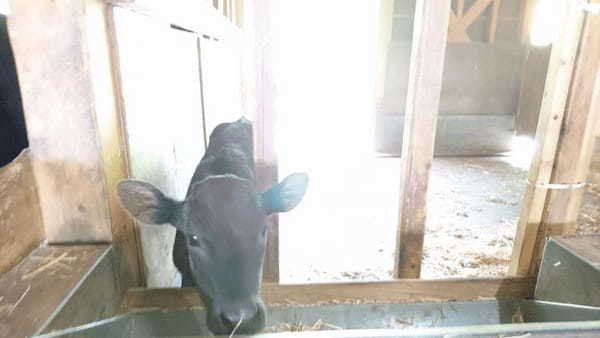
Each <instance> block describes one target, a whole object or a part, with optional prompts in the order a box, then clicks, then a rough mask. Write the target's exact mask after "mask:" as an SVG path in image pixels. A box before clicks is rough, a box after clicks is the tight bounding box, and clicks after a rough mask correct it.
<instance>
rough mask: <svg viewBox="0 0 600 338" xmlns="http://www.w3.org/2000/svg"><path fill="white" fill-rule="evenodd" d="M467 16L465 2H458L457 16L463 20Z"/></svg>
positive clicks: (461, 0) (462, 0) (460, 0)
mask: <svg viewBox="0 0 600 338" xmlns="http://www.w3.org/2000/svg"><path fill="white" fill-rule="evenodd" d="M464 14H465V0H457V1H456V16H458V17H459V18H462V16H463V15H464Z"/></svg>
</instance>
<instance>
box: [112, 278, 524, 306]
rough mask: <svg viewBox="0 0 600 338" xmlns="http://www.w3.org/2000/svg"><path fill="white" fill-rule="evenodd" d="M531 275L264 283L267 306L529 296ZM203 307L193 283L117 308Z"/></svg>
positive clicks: (136, 293) (133, 294) (131, 298)
mask: <svg viewBox="0 0 600 338" xmlns="http://www.w3.org/2000/svg"><path fill="white" fill-rule="evenodd" d="M534 287H535V279H534V278H498V279H451V280H410V279H406V280H398V281H389V282H366V283H327V284H296V285H280V284H272V283H265V284H263V287H262V291H261V294H262V298H263V300H264V301H265V303H266V305H267V306H271V307H273V306H285V305H315V304H318V305H326V304H341V303H350V304H360V303H367V304H369V303H371V304H373V303H402V302H445V301H469V300H479V299H485V298H515V297H523V298H530V297H531V296H533V291H534ZM201 307H203V305H202V302H201V300H200V298H199V297H198V292H197V291H196V290H195V289H192V288H188V289H132V290H129V292H128V293H127V295H126V296H125V298H124V300H123V303H122V311H156V310H157V309H161V310H163V311H181V310H188V309H197V308H201Z"/></svg>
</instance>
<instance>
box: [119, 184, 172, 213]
mask: <svg viewBox="0 0 600 338" xmlns="http://www.w3.org/2000/svg"><path fill="white" fill-rule="evenodd" d="M117 192H118V194H119V199H120V200H121V204H122V205H123V206H124V207H125V209H127V211H129V213H131V215H132V216H133V217H135V218H136V219H137V220H139V221H141V222H143V223H148V224H165V223H169V224H174V223H176V220H177V213H178V212H179V209H180V206H181V204H182V203H181V202H177V201H175V200H173V199H171V198H169V197H167V196H165V195H164V194H163V193H162V192H161V191H160V190H158V188H156V187H155V186H153V185H152V184H150V183H146V182H142V181H136V180H124V181H121V182H119V184H117Z"/></svg>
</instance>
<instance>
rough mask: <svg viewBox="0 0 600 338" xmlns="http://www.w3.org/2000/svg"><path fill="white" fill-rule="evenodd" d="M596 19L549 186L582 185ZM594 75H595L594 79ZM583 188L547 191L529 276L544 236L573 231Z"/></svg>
mask: <svg viewBox="0 0 600 338" xmlns="http://www.w3.org/2000/svg"><path fill="white" fill-rule="evenodd" d="M598 41H600V16H598V15H587V17H586V20H585V25H584V28H583V33H582V39H581V42H580V46H579V54H578V56H577V59H576V61H575V70H574V75H573V80H572V82H571V87H570V90H569V99H568V102H567V107H566V111H565V117H564V121H563V125H562V129H561V132H560V138H559V142H558V148H557V152H556V160H555V162H554V169H553V171H552V178H551V183H554V184H578V183H582V182H586V179H587V176H588V171H589V168H590V162H591V159H592V154H593V152H594V143H595V137H596V135H595V134H596V126H597V123H598V120H599V119H600V44H599V43H598ZM594 74H596V76H594ZM584 192H585V186H581V187H579V188H573V189H562V190H550V191H549V192H548V197H547V198H546V205H545V207H544V213H543V215H542V220H541V226H540V230H539V231H538V236H537V240H536V247H535V249H534V262H533V264H532V265H531V268H530V271H529V274H530V275H535V274H537V271H538V269H539V265H540V264H541V259H542V253H543V249H544V243H545V240H546V238H547V237H548V236H558V235H570V234H573V233H574V232H575V230H576V225H577V217H578V216H579V211H580V209H581V203H582V200H583V194H584Z"/></svg>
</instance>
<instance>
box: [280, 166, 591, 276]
mask: <svg viewBox="0 0 600 338" xmlns="http://www.w3.org/2000/svg"><path fill="white" fill-rule="evenodd" d="M341 161H342V159H338V161H336V159H333V160H332V162H331V163H329V165H325V164H323V163H320V164H318V165H315V164H310V162H304V163H305V164H306V163H309V165H308V168H302V169H303V170H306V171H308V172H309V173H310V175H311V182H310V187H309V190H308V192H307V194H306V197H305V200H304V201H303V202H302V203H301V204H300V206H299V207H298V208H297V209H295V210H293V211H292V212H290V213H287V214H282V215H281V216H280V255H281V280H282V282H283V283H302V282H328V281H348V280H386V279H391V273H392V268H393V264H394V252H395V240H396V227H397V219H398V215H397V210H398V202H399V201H398V199H399V197H398V195H399V193H398V192H399V184H400V183H399V179H400V159H398V158H375V157H365V156H363V157H362V158H357V159H353V160H345V162H343V163H342V162H341ZM342 166H343V168H342ZM527 168H528V164H527V163H526V161H517V160H516V159H515V158H511V157H468V158H436V159H435V160H434V165H433V168H432V173H431V180H430V188H429V193H428V215H427V226H426V236H425V248H424V258H423V270H422V277H423V278H448V277H490V276H501V275H504V274H505V273H506V270H507V268H508V263H509V259H510V254H511V250H512V243H513V238H514V234H515V231H516V222H517V219H518V216H519V212H520V208H521V199H522V196H523V191H524V188H525V184H526V183H525V182H526V178H527ZM296 169H297V168H296ZM594 187H595V186H592V187H590V189H588V190H589V191H588V193H587V194H586V198H585V203H584V206H583V208H582V213H581V216H580V222H579V223H580V230H579V232H580V233H594V232H600V226H599V224H600V195H599V194H597V193H595V192H594Z"/></svg>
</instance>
